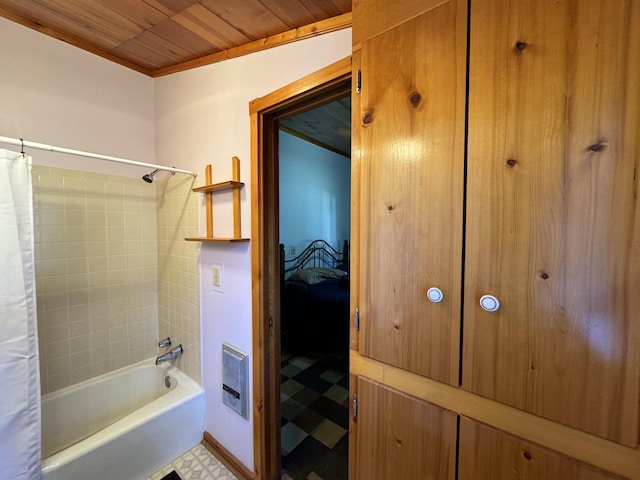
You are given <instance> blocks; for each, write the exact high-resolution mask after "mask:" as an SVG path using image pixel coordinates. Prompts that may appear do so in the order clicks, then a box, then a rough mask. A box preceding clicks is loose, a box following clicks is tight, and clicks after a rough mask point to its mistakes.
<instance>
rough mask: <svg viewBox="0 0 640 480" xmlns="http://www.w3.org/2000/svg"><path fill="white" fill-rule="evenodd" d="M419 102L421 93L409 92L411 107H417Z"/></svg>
mask: <svg viewBox="0 0 640 480" xmlns="http://www.w3.org/2000/svg"><path fill="white" fill-rule="evenodd" d="M421 103H422V95H420V94H419V93H418V92H411V94H410V95H409V104H410V105H411V108H418V107H419V106H420V104H421Z"/></svg>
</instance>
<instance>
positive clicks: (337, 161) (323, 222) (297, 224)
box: [278, 131, 351, 258]
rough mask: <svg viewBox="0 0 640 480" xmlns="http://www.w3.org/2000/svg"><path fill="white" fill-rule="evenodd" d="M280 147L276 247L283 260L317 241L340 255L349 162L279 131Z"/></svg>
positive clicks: (344, 235) (348, 216) (348, 196)
mask: <svg viewBox="0 0 640 480" xmlns="http://www.w3.org/2000/svg"><path fill="white" fill-rule="evenodd" d="M278 147H279V150H280V151H279V168H280V174H279V176H280V192H279V195H280V243H283V244H284V245H285V254H286V256H287V258H290V257H292V256H295V255H297V254H299V253H300V252H301V251H302V250H303V249H304V248H306V246H307V245H309V243H310V242H312V241H314V240H317V239H319V238H321V239H323V240H326V241H327V242H329V244H331V246H333V247H334V248H335V249H336V250H338V251H342V244H343V242H344V241H345V240H349V238H350V236H349V224H350V220H351V214H350V212H351V203H350V199H351V160H350V159H348V158H346V157H343V156H342V155H338V154H337V153H333V152H331V151H329V150H326V149H324V148H321V147H319V146H317V145H314V144H313V143H310V142H306V141H304V140H302V139H300V138H298V137H296V136H293V135H291V134H288V133H286V132H282V131H281V132H280V142H279V144H278ZM290 246H294V247H295V253H291V249H290Z"/></svg>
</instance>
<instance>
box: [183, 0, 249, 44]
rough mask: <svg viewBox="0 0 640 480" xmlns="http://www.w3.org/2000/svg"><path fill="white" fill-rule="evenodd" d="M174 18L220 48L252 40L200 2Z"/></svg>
mask: <svg viewBox="0 0 640 480" xmlns="http://www.w3.org/2000/svg"><path fill="white" fill-rule="evenodd" d="M173 19H174V20H175V21H176V22H178V23H179V24H180V25H182V26H183V27H185V28H188V29H189V30H191V31H192V32H193V33H195V34H196V35H198V36H200V37H202V38H203V39H205V40H206V41H207V42H209V43H210V44H211V45H213V46H214V47H216V48H219V49H227V48H231V47H233V46H235V45H238V44H242V43H247V42H249V41H251V39H249V38H248V37H247V36H246V35H244V34H243V33H242V32H239V31H238V30H236V29H235V28H233V27H232V26H231V25H229V24H228V23H227V22H225V21H224V20H222V19H221V18H220V17H218V16H217V15H216V14H215V13H213V12H212V11H211V10H209V9H207V8H205V7H203V6H202V5H200V4H197V5H193V6H191V7H189V8H187V9H186V10H184V11H183V12H181V13H179V14H177V15H175V16H174V17H173Z"/></svg>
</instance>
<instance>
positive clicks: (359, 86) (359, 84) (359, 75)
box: [356, 69, 362, 93]
mask: <svg viewBox="0 0 640 480" xmlns="http://www.w3.org/2000/svg"><path fill="white" fill-rule="evenodd" d="M361 91H362V71H361V70H360V69H358V71H357V72H356V93H360V92H361Z"/></svg>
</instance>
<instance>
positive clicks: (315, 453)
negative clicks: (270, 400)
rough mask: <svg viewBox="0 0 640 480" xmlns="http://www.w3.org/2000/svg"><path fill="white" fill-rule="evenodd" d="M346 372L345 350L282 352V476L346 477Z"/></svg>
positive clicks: (306, 479) (295, 479)
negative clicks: (301, 352)
mask: <svg viewBox="0 0 640 480" xmlns="http://www.w3.org/2000/svg"><path fill="white" fill-rule="evenodd" d="M348 372H349V367H348V356H347V353H346V352H345V353H329V354H321V353H307V354H303V355H292V354H287V353H284V352H283V353H282V367H281V390H280V407H281V435H282V441H281V451H282V469H283V475H282V478H283V479H287V480H289V479H292V480H342V479H344V480H346V479H347V477H348V450H349V448H348V438H349V435H348V429H349V408H348V405H349V375H348Z"/></svg>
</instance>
